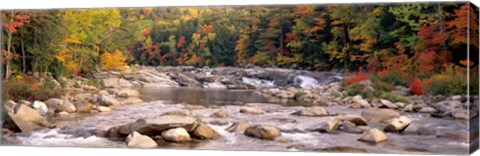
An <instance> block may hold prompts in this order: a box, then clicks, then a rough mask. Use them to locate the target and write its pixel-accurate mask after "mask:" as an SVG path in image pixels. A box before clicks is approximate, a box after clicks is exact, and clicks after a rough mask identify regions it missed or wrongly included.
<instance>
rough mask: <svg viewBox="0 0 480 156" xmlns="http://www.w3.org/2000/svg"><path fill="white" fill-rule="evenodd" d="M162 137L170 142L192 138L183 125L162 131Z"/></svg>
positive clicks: (186, 140) (185, 140)
mask: <svg viewBox="0 0 480 156" xmlns="http://www.w3.org/2000/svg"><path fill="white" fill-rule="evenodd" d="M162 138H163V139H164V140H166V141H169V142H177V143H179V142H188V141H191V140H192V139H191V138H190V134H188V132H187V130H185V128H182V127H178V128H173V129H169V130H166V131H164V132H162Z"/></svg>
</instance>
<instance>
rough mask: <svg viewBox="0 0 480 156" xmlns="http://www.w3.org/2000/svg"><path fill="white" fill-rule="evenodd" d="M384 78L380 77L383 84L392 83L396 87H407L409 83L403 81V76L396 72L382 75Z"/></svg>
mask: <svg viewBox="0 0 480 156" xmlns="http://www.w3.org/2000/svg"><path fill="white" fill-rule="evenodd" d="M382 75H383V76H380V80H382V81H383V82H387V83H390V84H392V85H394V86H407V81H405V79H403V77H402V75H400V74H397V73H395V72H388V73H386V74H385V73H384V74H382Z"/></svg>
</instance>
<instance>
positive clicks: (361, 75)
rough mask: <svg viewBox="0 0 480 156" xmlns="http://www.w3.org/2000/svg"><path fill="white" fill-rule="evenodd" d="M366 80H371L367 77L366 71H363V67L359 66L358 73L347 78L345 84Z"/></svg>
mask: <svg viewBox="0 0 480 156" xmlns="http://www.w3.org/2000/svg"><path fill="white" fill-rule="evenodd" d="M365 80H369V78H368V77H367V75H365V73H364V72H363V69H362V68H359V69H358V73H357V75H355V76H353V77H351V78H348V79H345V85H346V86H348V85H351V84H355V83H358V82H361V81H365Z"/></svg>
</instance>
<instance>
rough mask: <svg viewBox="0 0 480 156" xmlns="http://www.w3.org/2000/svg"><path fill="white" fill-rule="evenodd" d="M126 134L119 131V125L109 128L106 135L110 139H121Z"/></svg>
mask: <svg viewBox="0 0 480 156" xmlns="http://www.w3.org/2000/svg"><path fill="white" fill-rule="evenodd" d="M124 136H125V135H122V134H120V132H118V127H112V128H110V129H108V130H107V133H106V134H105V137H106V138H108V139H110V140H121V139H122V138H124Z"/></svg>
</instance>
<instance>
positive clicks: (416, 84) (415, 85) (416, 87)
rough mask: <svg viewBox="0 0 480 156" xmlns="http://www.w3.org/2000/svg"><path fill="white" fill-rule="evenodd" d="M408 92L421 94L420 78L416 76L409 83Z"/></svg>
mask: <svg viewBox="0 0 480 156" xmlns="http://www.w3.org/2000/svg"><path fill="white" fill-rule="evenodd" d="M410 92H411V93H412V94H415V95H423V94H424V92H423V88H422V82H421V81H420V79H418V78H416V79H415V80H413V82H412V83H411V84H410Z"/></svg>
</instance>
